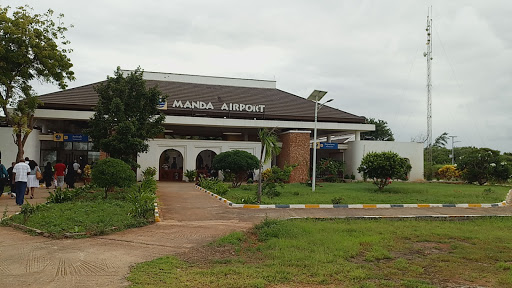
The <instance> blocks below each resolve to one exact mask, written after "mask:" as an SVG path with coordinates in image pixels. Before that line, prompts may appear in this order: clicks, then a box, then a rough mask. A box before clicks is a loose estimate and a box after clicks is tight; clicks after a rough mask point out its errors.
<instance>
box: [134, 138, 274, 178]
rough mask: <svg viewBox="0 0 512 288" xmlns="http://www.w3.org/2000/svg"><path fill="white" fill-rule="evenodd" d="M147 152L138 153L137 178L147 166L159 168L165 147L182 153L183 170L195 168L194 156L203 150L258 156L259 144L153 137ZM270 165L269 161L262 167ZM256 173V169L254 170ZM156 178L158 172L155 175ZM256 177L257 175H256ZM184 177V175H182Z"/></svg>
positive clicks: (140, 176)
mask: <svg viewBox="0 0 512 288" xmlns="http://www.w3.org/2000/svg"><path fill="white" fill-rule="evenodd" d="M148 144H149V150H148V152H147V153H144V154H140V155H139V157H138V158H137V163H138V164H139V165H140V168H139V169H138V170H137V179H138V180H141V179H142V172H141V171H142V170H144V169H146V168H148V167H156V168H158V169H159V167H158V166H159V160H160V155H161V154H162V153H163V152H164V151H165V150H167V149H175V150H178V151H179V152H181V155H183V158H184V161H183V172H185V171H186V170H195V169H196V157H197V155H198V154H199V153H201V151H203V150H212V151H213V152H215V153H216V154H217V155H218V154H219V153H222V152H226V151H231V150H244V151H247V152H249V153H251V154H252V155H254V156H256V157H259V153H260V149H261V144H260V143H259V142H245V141H243V142H242V141H217V140H182V139H154V140H151V141H149V143H148ZM269 167H270V161H269V163H268V164H265V165H264V168H263V169H266V168H269ZM256 173H257V171H256ZM156 177H157V180H158V177H159V173H157V175H156ZM256 177H257V175H256ZM183 178H184V179H186V177H183Z"/></svg>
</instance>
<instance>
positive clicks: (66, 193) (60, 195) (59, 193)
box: [46, 187, 74, 203]
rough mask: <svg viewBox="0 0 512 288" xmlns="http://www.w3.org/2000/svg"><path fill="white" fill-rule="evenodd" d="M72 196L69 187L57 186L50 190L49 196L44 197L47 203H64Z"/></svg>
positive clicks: (71, 198)
mask: <svg viewBox="0 0 512 288" xmlns="http://www.w3.org/2000/svg"><path fill="white" fill-rule="evenodd" d="M73 198H74V195H73V193H71V191H70V190H69V189H62V188H60V187H57V189H56V190H55V191H54V192H53V193H52V192H50V196H48V197H47V198H46V201H48V202H49V203H64V202H68V201H71V200H73Z"/></svg>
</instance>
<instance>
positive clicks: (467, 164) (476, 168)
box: [457, 147, 510, 185]
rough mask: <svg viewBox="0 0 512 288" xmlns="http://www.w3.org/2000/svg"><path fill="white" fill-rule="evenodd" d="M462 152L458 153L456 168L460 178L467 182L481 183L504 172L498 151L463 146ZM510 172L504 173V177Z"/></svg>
mask: <svg viewBox="0 0 512 288" xmlns="http://www.w3.org/2000/svg"><path fill="white" fill-rule="evenodd" d="M465 148H466V149H464V152H463V154H458V155H459V156H458V157H457V158H458V159H457V169H458V170H460V171H462V173H461V174H462V178H463V179H464V180H466V181H467V182H470V183H472V182H477V183H478V184H479V185H483V184H485V183H487V181H489V179H492V178H493V177H495V176H497V175H499V174H501V173H506V170H502V169H507V168H505V167H502V166H504V165H502V164H501V163H502V161H501V158H500V151H497V150H492V149H489V148H475V147H465ZM506 176H508V177H510V174H508V175H505V178H508V177H506ZM499 177H503V176H499ZM505 180H506V179H505Z"/></svg>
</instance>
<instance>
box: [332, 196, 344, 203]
mask: <svg viewBox="0 0 512 288" xmlns="http://www.w3.org/2000/svg"><path fill="white" fill-rule="evenodd" d="M343 201H345V199H344V198H343V197H334V198H332V199H331V202H332V204H334V205H336V204H343Z"/></svg>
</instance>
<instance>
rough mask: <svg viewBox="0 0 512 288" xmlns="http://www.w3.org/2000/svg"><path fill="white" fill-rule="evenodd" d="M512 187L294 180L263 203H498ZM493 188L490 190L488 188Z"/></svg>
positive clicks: (236, 194)
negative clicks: (313, 187)
mask: <svg viewBox="0 0 512 288" xmlns="http://www.w3.org/2000/svg"><path fill="white" fill-rule="evenodd" d="M510 188H511V187H505V186H478V185H468V184H442V183H410V182H393V183H392V184H391V185H389V186H386V187H385V188H384V190H383V191H379V190H378V189H377V188H376V186H375V185H373V184H371V183H369V182H368V183H364V182H356V183H321V186H317V187H316V191H315V192H311V187H309V186H306V185H302V184H298V183H294V184H287V185H286V186H285V187H284V188H278V190H279V191H281V192H282V194H281V196H279V197H275V198H273V199H269V198H268V197H265V196H264V197H263V198H262V204H332V201H331V199H333V198H336V197H341V198H343V200H342V201H341V203H340V204H418V203H419V204H421V203H423V204H464V203H497V202H501V201H504V200H505V197H506V195H507V192H508V191H509V190H510ZM257 189H258V186H257V184H251V185H243V186H241V187H240V188H237V189H230V191H229V192H228V194H226V195H225V196H224V197H225V198H226V199H229V200H230V201H232V202H234V203H243V202H242V199H247V198H248V197H253V198H254V197H255V193H256V191H257ZM488 189H490V190H488Z"/></svg>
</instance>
